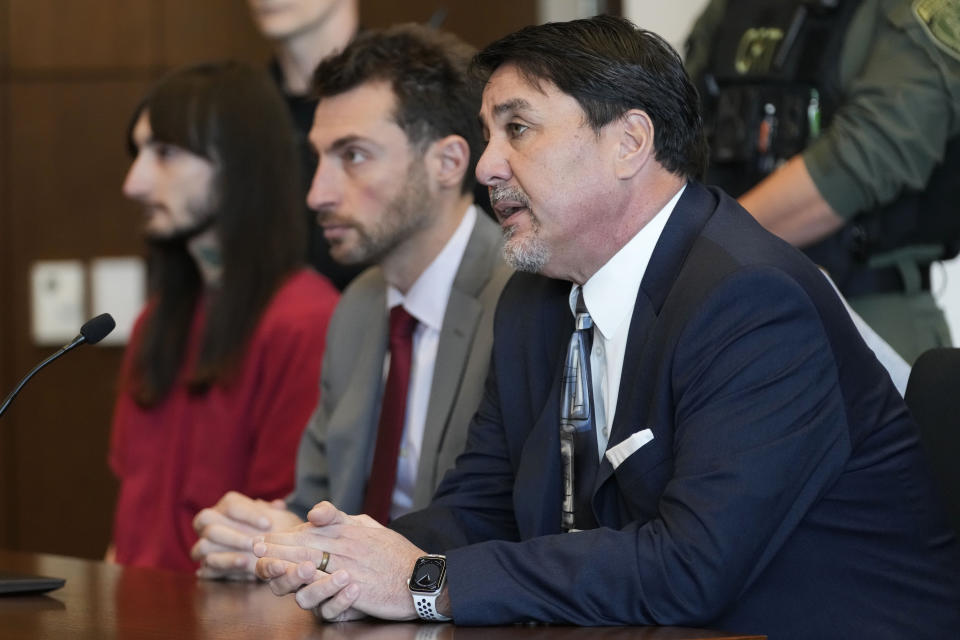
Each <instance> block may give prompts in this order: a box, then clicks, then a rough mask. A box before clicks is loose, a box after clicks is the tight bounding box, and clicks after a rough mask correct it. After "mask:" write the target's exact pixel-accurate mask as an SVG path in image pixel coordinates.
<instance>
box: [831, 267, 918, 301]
mask: <svg viewBox="0 0 960 640" xmlns="http://www.w3.org/2000/svg"><path fill="white" fill-rule="evenodd" d="M916 268H917V269H919V270H920V288H921V289H922V290H923V291H929V290H930V265H929V264H923V265H920V264H918V265H916ZM840 290H841V291H843V295H845V296H846V297H848V298H855V297H857V296H866V295H870V294H874V293H903V292H904V291H906V285H905V284H904V282H903V274H901V273H900V269H899V268H897V267H896V266H890V267H882V268H879V269H862V270H860V271H855V272H854V273H852V274H850V275H849V276H848V277H847V278H845V279H844V281H843V285H842V286H841V287H840Z"/></svg>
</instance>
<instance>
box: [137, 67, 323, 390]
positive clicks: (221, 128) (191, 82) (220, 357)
mask: <svg viewBox="0 0 960 640" xmlns="http://www.w3.org/2000/svg"><path fill="white" fill-rule="evenodd" d="M141 113H146V114H147V117H148V118H149V121H150V128H151V129H152V132H153V139H154V140H156V141H158V142H163V143H167V144H171V145H175V146H178V147H181V148H183V149H186V150H188V151H190V152H191V153H194V154H196V155H199V156H202V157H204V158H207V159H208V160H210V161H211V162H212V163H213V165H214V167H215V177H214V183H213V188H214V189H216V196H217V197H216V198H215V199H214V202H216V210H215V212H214V215H215V220H216V223H215V227H214V228H215V230H216V233H217V235H218V239H219V241H220V251H221V260H222V267H223V271H222V275H221V278H220V282H219V284H218V286H217V288H216V290H215V291H209V292H208V300H207V309H206V311H207V313H206V325H205V328H204V332H203V336H202V341H201V346H200V351H199V355H198V358H197V361H196V365H195V366H194V369H193V371H192V372H191V373H190V377H189V385H190V388H191V391H193V392H195V393H205V392H206V391H207V390H208V389H209V388H210V386H211V385H213V384H216V383H221V382H225V381H226V380H227V379H228V378H229V376H230V374H231V372H232V371H233V369H234V367H235V366H236V365H237V364H239V362H240V360H241V359H242V356H243V352H244V349H245V347H246V343H247V341H248V340H249V338H250V335H251V333H252V332H253V329H254V327H255V326H256V323H257V321H258V320H259V318H260V315H261V314H262V313H263V310H264V309H265V308H266V306H267V303H268V302H269V300H270V298H271V297H272V296H273V294H274V292H275V291H276V290H277V288H278V287H279V286H280V284H281V283H282V281H283V280H284V279H285V278H286V277H287V276H288V275H289V274H290V273H291V272H292V271H293V270H294V269H296V268H297V267H298V266H299V265H300V264H301V262H302V256H303V255H304V251H305V242H306V233H305V228H304V224H305V220H304V217H303V215H302V207H301V205H300V176H299V170H300V168H299V162H298V158H297V155H296V149H295V147H294V144H293V140H294V137H293V129H292V123H291V120H290V115H289V113H288V111H287V108H286V105H285V104H284V103H283V100H282V98H281V97H280V95H279V93H278V91H277V89H276V87H275V86H274V85H273V84H272V83H271V81H270V80H269V78H267V76H266V75H265V74H264V73H261V72H259V71H257V70H255V69H253V68H252V67H250V66H247V65H245V64H241V63H236V62H224V63H214V64H203V65H198V66H194V67H189V68H186V69H182V70H178V71H175V72H173V73H171V74H170V75H169V76H167V77H166V78H164V79H163V80H161V81H160V82H159V83H158V84H157V85H156V86H155V87H153V89H152V90H151V91H150V93H149V94H148V95H147V97H146V98H145V99H144V100H143V102H142V103H141V104H140V106H139V107H138V108H137V110H136V112H135V113H134V116H133V118H132V119H131V123H130V127H129V131H128V136H127V138H128V144H129V146H130V149H131V154H132V155H135V154H136V147H135V145H134V144H133V137H132V135H133V126H134V124H135V123H136V121H137V119H138V118H139V116H140V114H141ZM202 290H203V282H202V280H201V277H200V273H199V271H198V269H197V266H196V263H195V262H194V259H193V258H192V257H191V255H190V254H189V253H188V251H187V249H186V246H185V245H184V244H183V243H179V244H178V243H173V244H170V243H164V244H158V245H155V246H151V249H150V293H151V300H152V301H151V305H152V306H151V311H150V313H149V315H148V316H147V318H146V320H145V326H144V327H143V333H142V339H141V341H140V343H139V349H138V351H137V353H136V354H135V356H134V358H133V372H132V374H133V375H132V376H131V380H130V384H131V385H132V386H131V389H130V390H131V393H132V395H133V397H134V399H135V400H136V401H137V403H138V404H140V405H142V406H148V407H149V406H153V405H156V404H157V403H159V402H160V401H161V400H163V398H164V397H165V396H166V395H167V393H168V392H169V391H170V390H171V388H172V387H173V384H174V381H175V380H176V377H177V372H178V371H179V369H180V368H181V366H182V364H183V360H184V356H185V351H186V345H187V339H188V335H189V332H190V324H191V321H192V318H193V315H194V311H195V307H196V305H197V304H198V301H199V300H200V294H201V291H202Z"/></svg>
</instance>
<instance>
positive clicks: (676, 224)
mask: <svg viewBox="0 0 960 640" xmlns="http://www.w3.org/2000/svg"><path fill="white" fill-rule="evenodd" d="M716 206H717V199H716V197H715V196H714V195H713V194H712V193H711V192H710V191H708V190H707V189H706V188H704V187H703V186H702V185H701V184H700V183H697V182H690V183H688V184H687V188H686V190H685V191H684V193H683V195H682V196H681V197H680V200H679V201H678V202H677V205H676V208H675V209H674V211H673V213H672V214H671V215H670V220H669V221H668V222H667V224H666V226H665V227H664V229H663V232H662V233H661V234H660V239H659V240H658V241H657V246H656V248H655V249H654V251H653V255H652V256H651V257H650V263H649V264H648V265H647V270H646V272H645V273H644V275H643V279H642V280H641V282H640V290H639V291H638V293H637V300H636V303H635V305H634V310H633V316H632V318H631V321H630V332H629V335H628V337H627V348H626V352H625V355H624V360H623V369H622V371H621V375H620V392H619V395H618V396H617V410H616V413H615V414H614V423H613V425H612V426H611V429H610V439H609V442H608V443H607V448H608V449H609V448H611V447H614V446H616V445H618V444H620V443H621V442H623V441H624V440H625V439H627V438H628V437H630V436H631V435H633V434H634V433H635V432H636V431H639V430H641V429H645V428H650V429H652V430H653V433H654V437H656V435H657V430H658V425H653V424H645V421H646V420H647V416H648V415H649V413H650V402H651V399H652V397H651V396H652V392H653V376H654V375H655V373H656V370H655V367H656V366H658V365H659V364H660V357H659V355H660V348H661V347H662V346H663V345H662V344H654V343H651V342H650V341H649V338H650V336H651V334H652V333H653V332H654V330H655V326H656V322H657V320H658V317H659V314H660V310H661V309H662V308H663V304H664V301H665V300H666V299H667V296H668V295H669V294H670V291H671V289H672V287H673V283H674V281H675V280H676V278H677V274H679V272H680V269H681V267H682V266H683V263H684V261H685V260H686V258H687V255H688V254H689V253H690V249H691V248H692V247H693V244H694V242H695V241H696V239H697V237H698V236H699V235H700V232H701V230H702V229H703V226H704V225H705V224H706V222H707V220H708V219H709V218H710V216H711V215H712V214H713V212H714V210H715V209H716ZM654 342H656V341H654ZM612 474H613V467H612V466H611V464H610V462H609V461H608V460H607V459H606V457H604V458H603V460H602V461H601V465H600V471H599V473H598V474H597V484H596V487H597V489H598V490H599V489H600V487H601V486H602V485H603V484H604V483H605V482H606V481H607V480H608V479H609V478H610V476H611V475H612ZM599 502H600V504H597V505H595V506H596V507H597V508H598V514H597V515H598V516H599V515H601V513H599V511H604V512H609V511H610V510H612V509H614V508H615V507H614V506H613V505H612V504H610V501H606V500H600V501H599ZM604 503H605V504H604Z"/></svg>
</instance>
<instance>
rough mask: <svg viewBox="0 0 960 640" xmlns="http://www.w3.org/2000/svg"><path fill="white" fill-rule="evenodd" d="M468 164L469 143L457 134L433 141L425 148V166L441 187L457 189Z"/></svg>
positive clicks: (461, 182)
mask: <svg viewBox="0 0 960 640" xmlns="http://www.w3.org/2000/svg"><path fill="white" fill-rule="evenodd" d="M468 166H470V145H468V144H467V141H466V140H465V139H464V138H463V137H462V136H458V135H449V136H447V137H445V138H441V139H439V140H436V141H434V142H433V143H432V144H431V145H430V148H429V149H428V150H427V167H428V169H429V171H430V173H431V174H432V176H433V177H434V180H436V184H437V185H438V186H439V187H441V188H447V189H459V188H460V185H461V184H463V177H464V175H466V173H467V167H468Z"/></svg>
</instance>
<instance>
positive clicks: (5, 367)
mask: <svg viewBox="0 0 960 640" xmlns="http://www.w3.org/2000/svg"><path fill="white" fill-rule="evenodd" d="M9 9H10V6H9V1H8V0H0V398H6V396H7V394H8V393H9V392H10V391H9V390H10V389H11V388H12V387H13V385H14V384H15V383H14V382H13V371H12V369H13V358H12V355H11V351H10V346H11V344H12V335H11V331H10V324H9V321H8V320H7V314H8V313H9V309H10V298H9V297H8V295H7V292H8V283H9V282H10V281H11V279H12V278H13V275H12V269H13V262H12V260H11V257H10V252H9V251H7V240H6V239H7V238H8V237H9V236H10V221H11V216H10V208H9V205H8V202H7V191H6V184H7V171H6V168H7V151H8V148H9V145H8V144H7V131H8V129H9V124H8V119H7V75H8V74H7V61H8V60H9V56H8V53H7V48H8V46H9V43H10V39H9V37H8V34H9V30H8V24H9V18H8V12H9ZM0 402H2V399H0ZM7 422H8V420H7V419H6V418H0V547H9V546H10V544H9V536H10V532H9V518H6V517H4V514H6V513H9V509H8V504H7V501H8V497H9V496H10V491H9V489H8V486H9V482H8V480H7V475H8V472H9V469H8V465H6V464H5V462H6V460H7V457H8V456H7V451H8V440H7V438H6V437H5V435H4V433H5V428H6V425H7Z"/></svg>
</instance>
